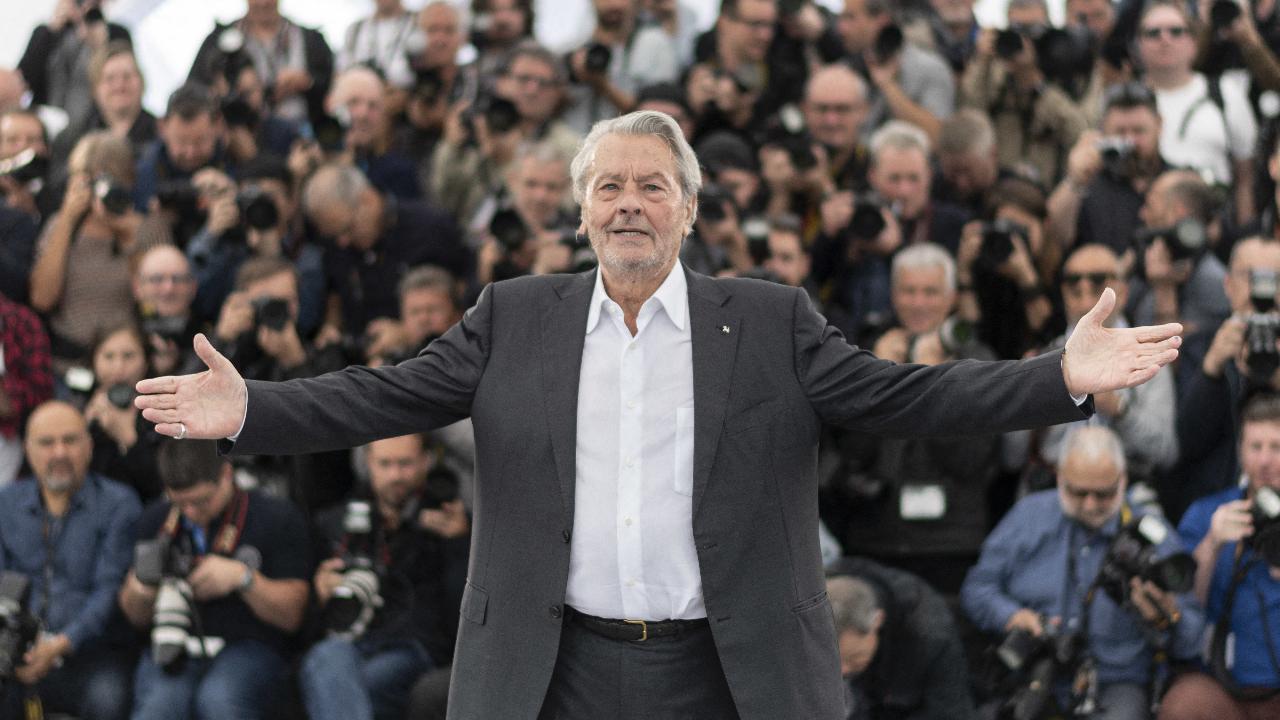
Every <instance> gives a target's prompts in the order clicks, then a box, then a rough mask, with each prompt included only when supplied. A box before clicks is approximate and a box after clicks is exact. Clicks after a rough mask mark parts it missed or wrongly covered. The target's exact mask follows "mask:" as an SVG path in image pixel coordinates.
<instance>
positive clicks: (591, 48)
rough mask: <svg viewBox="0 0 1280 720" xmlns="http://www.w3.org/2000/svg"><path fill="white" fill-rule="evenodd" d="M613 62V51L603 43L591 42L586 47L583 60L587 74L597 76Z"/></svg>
mask: <svg viewBox="0 0 1280 720" xmlns="http://www.w3.org/2000/svg"><path fill="white" fill-rule="evenodd" d="M611 62H613V51H612V50H610V49H609V46H608V45H605V44H604V43H598V42H593V43H591V44H590V45H588V46H587V56H586V58H584V60H583V65H584V66H586V69H587V72H589V73H592V74H594V75H599V74H601V73H603V72H605V71H607V70H608V69H609V63H611Z"/></svg>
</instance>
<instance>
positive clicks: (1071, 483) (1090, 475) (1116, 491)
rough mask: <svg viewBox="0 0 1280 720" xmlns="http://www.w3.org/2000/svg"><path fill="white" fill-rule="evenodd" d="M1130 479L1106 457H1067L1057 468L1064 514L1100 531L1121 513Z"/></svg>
mask: <svg viewBox="0 0 1280 720" xmlns="http://www.w3.org/2000/svg"><path fill="white" fill-rule="evenodd" d="M1126 483H1127V479H1126V478H1125V475H1124V473H1122V472H1120V468H1119V467H1117V466H1116V464H1115V461H1114V460H1112V459H1111V458H1110V457H1108V456H1106V455H1105V454H1104V455H1103V456H1102V457H1087V456H1086V455H1085V454H1083V453H1074V454H1072V455H1070V456H1068V457H1067V458H1066V459H1065V460H1063V462H1062V463H1061V464H1060V465H1059V466H1058V500H1059V501H1060V502H1061V503H1062V514H1064V515H1066V516H1067V517H1069V518H1074V519H1075V520H1076V521H1077V522H1079V523H1080V524H1081V525H1084V526H1085V527H1087V528H1089V529H1091V530H1097V529H1098V528H1100V527H1102V526H1103V525H1104V524H1105V523H1106V522H1107V521H1108V520H1110V519H1111V518H1112V516H1114V515H1115V514H1116V513H1117V512H1119V511H1120V504H1121V503H1122V502H1123V501H1124V491H1125V485H1126Z"/></svg>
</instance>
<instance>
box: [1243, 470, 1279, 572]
mask: <svg viewBox="0 0 1280 720" xmlns="http://www.w3.org/2000/svg"><path fill="white" fill-rule="evenodd" d="M1249 514H1250V515H1251V516H1252V519H1253V534H1252V535H1250V536H1249V537H1248V539H1247V540H1246V542H1248V543H1249V547H1250V548H1251V549H1252V550H1253V551H1254V552H1255V553H1257V554H1258V555H1259V556H1260V557H1261V558H1262V559H1263V561H1265V562H1266V563H1267V564H1268V565H1270V566H1272V567H1280V522H1277V520H1280V493H1277V492H1276V491H1275V490H1274V489H1272V488H1270V487H1265V486H1264V487H1260V488H1258V489H1257V490H1256V491H1255V492H1254V493H1253V506H1252V507H1251V508H1250V509H1249Z"/></svg>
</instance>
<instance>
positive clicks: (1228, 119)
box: [1137, 0, 1258, 224]
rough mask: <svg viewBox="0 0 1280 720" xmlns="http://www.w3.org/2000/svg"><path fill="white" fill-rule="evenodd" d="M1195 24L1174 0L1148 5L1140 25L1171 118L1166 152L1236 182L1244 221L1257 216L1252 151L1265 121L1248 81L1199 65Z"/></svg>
mask: <svg viewBox="0 0 1280 720" xmlns="http://www.w3.org/2000/svg"><path fill="white" fill-rule="evenodd" d="M1192 31H1193V28H1192V21H1191V17H1190V15H1189V14H1188V13H1187V10H1186V6H1185V5H1182V4H1179V3H1177V2H1169V1H1167V0H1163V1H1161V2H1154V3H1152V4H1151V5H1149V6H1148V7H1147V8H1146V9H1145V11H1144V12H1143V14H1142V20H1141V24H1140V26H1139V28H1138V39H1137V50H1138V59H1139V60H1140V61H1141V63H1142V66H1143V70H1144V76H1143V79H1144V82H1146V83H1147V85H1149V86H1150V87H1151V88H1152V90H1153V91H1154V92H1155V95H1156V101H1157V102H1158V103H1159V107H1160V117H1162V118H1164V124H1163V126H1162V128H1161V131H1160V152H1161V154H1163V155H1164V156H1165V157H1166V158H1168V159H1169V162H1171V163H1173V164H1175V165H1178V166H1181V167H1188V168H1192V169H1194V170H1195V171H1197V172H1199V173H1203V174H1205V175H1206V176H1207V177H1209V178H1212V182H1213V183H1215V184H1216V185H1219V186H1221V187H1223V188H1226V187H1231V188H1232V199H1233V200H1234V202H1233V206H1234V210H1235V213H1234V218H1235V220H1236V222H1238V223H1241V224H1243V223H1246V222H1248V221H1249V220H1251V219H1253V217H1254V215H1255V211H1254V207H1255V205H1254V197H1253V181H1254V176H1253V163H1252V157H1253V153H1254V149H1255V143H1256V142H1257V136H1258V122H1257V119H1256V118H1255V117H1254V114H1253V108H1252V106H1250V104H1249V100H1248V97H1246V95H1245V91H1244V88H1243V87H1242V86H1241V85H1239V84H1236V83H1234V82H1231V81H1229V80H1228V79H1225V78H1223V77H1221V76H1218V75H1215V76H1212V77H1208V76H1205V75H1203V74H1201V73H1198V72H1195V71H1194V70H1193V63H1194V62H1195V56H1196V41H1195V37H1194V36H1193V35H1192Z"/></svg>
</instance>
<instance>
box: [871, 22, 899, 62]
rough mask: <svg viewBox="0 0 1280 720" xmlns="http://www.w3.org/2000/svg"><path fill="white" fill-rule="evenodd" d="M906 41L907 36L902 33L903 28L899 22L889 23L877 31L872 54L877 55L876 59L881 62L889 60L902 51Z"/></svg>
mask: <svg viewBox="0 0 1280 720" xmlns="http://www.w3.org/2000/svg"><path fill="white" fill-rule="evenodd" d="M905 42H906V36H904V35H903V34H902V28H901V27H899V26H898V24H897V23H889V24H888V25H885V26H884V27H882V28H880V32H878V33H876V39H875V41H874V42H873V43H872V45H871V54H873V55H875V57H876V60H877V61H879V62H881V63H885V62H888V61H890V60H892V59H893V58H895V57H897V56H898V53H900V52H902V46H903V44H904V43H905Z"/></svg>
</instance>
